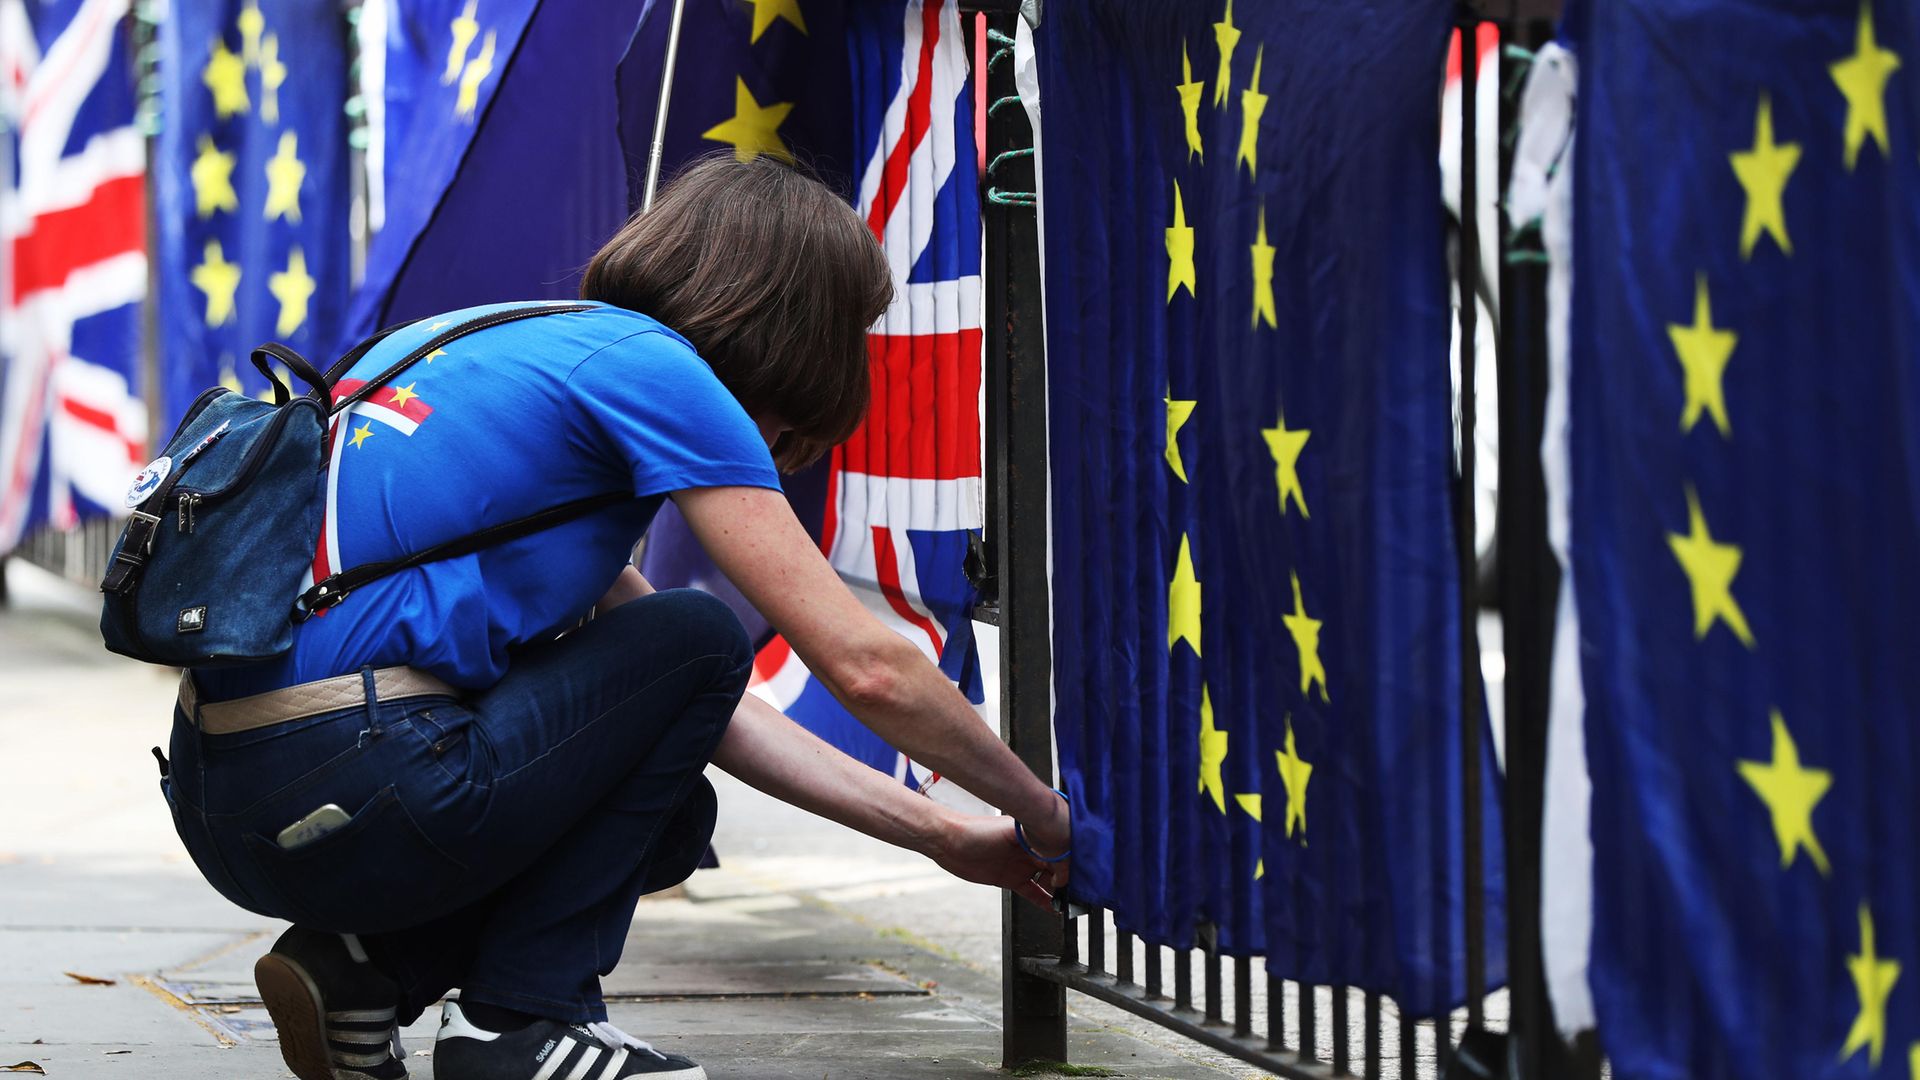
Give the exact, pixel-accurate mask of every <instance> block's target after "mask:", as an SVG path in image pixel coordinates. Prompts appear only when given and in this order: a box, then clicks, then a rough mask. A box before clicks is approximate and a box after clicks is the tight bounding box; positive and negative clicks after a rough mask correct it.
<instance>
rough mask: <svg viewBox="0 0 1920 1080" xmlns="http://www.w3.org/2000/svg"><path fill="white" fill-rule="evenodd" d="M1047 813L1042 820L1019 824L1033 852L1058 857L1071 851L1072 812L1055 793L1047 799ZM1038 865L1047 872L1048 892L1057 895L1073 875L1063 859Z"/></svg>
mask: <svg viewBox="0 0 1920 1080" xmlns="http://www.w3.org/2000/svg"><path fill="white" fill-rule="evenodd" d="M1046 806H1047V810H1048V813H1047V815H1046V817H1045V818H1044V819H1041V820H1029V819H1026V818H1022V819H1021V820H1020V824H1021V827H1022V829H1023V830H1024V831H1025V832H1026V835H1027V844H1028V845H1029V846H1031V847H1032V848H1033V850H1035V851H1037V852H1039V853H1040V854H1042V855H1045V856H1049V857H1051V856H1054V855H1058V854H1060V853H1061V852H1063V851H1071V850H1072V849H1073V809H1072V808H1071V807H1069V806H1068V805H1067V800H1065V799H1063V798H1061V797H1060V796H1059V795H1058V794H1056V793H1049V794H1048V796H1047V803H1046ZM1040 865H1041V866H1042V867H1043V868H1044V869H1045V870H1046V871H1047V873H1046V877H1045V879H1044V880H1045V881H1046V883H1047V888H1049V889H1051V890H1054V891H1058V890H1059V889H1061V888H1064V887H1065V886H1066V884H1067V879H1068V878H1069V877H1071V876H1072V873H1073V861H1072V860H1071V859H1062V860H1061V861H1059V862H1053V863H1050V862H1043V863H1040Z"/></svg>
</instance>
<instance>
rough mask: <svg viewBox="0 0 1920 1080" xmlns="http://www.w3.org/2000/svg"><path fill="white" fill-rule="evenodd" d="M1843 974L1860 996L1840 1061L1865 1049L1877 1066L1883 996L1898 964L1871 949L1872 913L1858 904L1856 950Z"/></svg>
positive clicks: (1883, 1030) (1883, 1028)
mask: <svg viewBox="0 0 1920 1080" xmlns="http://www.w3.org/2000/svg"><path fill="white" fill-rule="evenodd" d="M1847 974H1848V975H1851V976H1853V989H1854V992H1855V993H1857V994H1858V995H1859V997H1860V1015H1859V1016H1857V1017H1855V1018H1854V1021H1853V1027H1852V1028H1851V1029H1850V1030H1848V1032H1847V1044H1846V1045H1845V1046H1842V1047H1841V1048H1840V1060H1841V1061H1846V1060H1847V1059H1848V1058H1851V1057H1852V1056H1853V1055H1855V1054H1857V1053H1859V1052H1860V1048H1861V1047H1866V1048H1867V1062H1868V1064H1869V1065H1870V1066H1871V1067H1872V1068H1876V1069H1877V1068H1879V1067H1880V1052H1881V1051H1882V1050H1884V1049H1886V1045H1887V997H1888V996H1889V995H1890V994H1892V993H1893V984H1894V983H1896V982H1898V981H1900V963H1899V961H1897V960H1882V959H1880V957H1879V955H1878V953H1876V952H1875V951H1874V944H1873V913H1872V912H1871V911H1868V910H1867V905H1866V904H1864V903H1862V904H1861V905H1860V951H1859V952H1858V953H1854V954H1851V955H1849V956H1848V957H1847Z"/></svg>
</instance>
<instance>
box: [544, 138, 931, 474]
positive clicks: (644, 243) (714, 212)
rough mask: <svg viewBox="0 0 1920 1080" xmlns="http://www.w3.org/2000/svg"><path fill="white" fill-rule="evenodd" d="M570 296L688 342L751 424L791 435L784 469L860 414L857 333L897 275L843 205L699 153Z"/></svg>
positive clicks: (785, 175)
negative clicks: (772, 425) (634, 316)
mask: <svg viewBox="0 0 1920 1080" xmlns="http://www.w3.org/2000/svg"><path fill="white" fill-rule="evenodd" d="M580 295H581V296H582V297H583V298H585V299H588V300H602V301H605V302H607V303H609V304H615V305H618V306H620V307H623V308H628V309H630V310H633V311H638V312H641V313H643V314H646V315H651V316H652V317H654V318H656V319H658V320H660V321H661V322H662V323H665V324H666V325H667V326H669V327H671V328H672V329H673V330H675V331H677V332H678V333H680V335H681V336H683V337H685V338H686V339H687V340H688V341H690V342H692V343H693V347H694V349H696V350H697V351H698V352H699V353H700V355H701V357H702V358H704V359H705V360H706V361H707V363H708V364H709V365H711V366H712V367H713V371H714V374H716V375H718V376H719V377H720V381H721V383H723V384H725V386H726V388H727V389H728V390H729V391H731V392H732V393H733V396H734V398H735V399H737V400H738V401H739V402H740V404H741V405H742V406H744V407H745V408H746V410H747V411H748V412H749V413H751V414H753V415H754V417H755V418H756V419H767V418H773V419H777V420H778V421H779V422H780V423H782V424H784V425H786V426H788V427H790V428H791V429H792V430H790V431H789V432H787V433H786V434H785V435H783V436H781V438H780V440H779V442H778V443H776V444H775V446H774V456H775V458H776V459H777V460H778V461H779V463H780V466H781V467H782V468H783V469H787V470H793V469H797V468H799V467H801V466H802V465H805V464H807V463H808V462H811V461H813V460H815V459H817V458H818V457H819V456H820V455H821V454H822V453H824V452H825V451H826V450H827V449H829V448H830V447H832V446H833V445H834V444H836V443H839V442H842V441H844V440H845V439H846V438H847V436H849V435H852V434H853V432H854V429H855V428H857V427H859V426H860V421H861V420H862V419H863V418H865V416H866V414H867V399H868V395H869V392H870V391H869V388H868V360H867V328H868V327H870V326H872V325H873V323H874V322H875V320H877V319H879V318H880V316H881V315H883V314H885V313H886V310H887V305H888V304H889V303H891V302H892V299H893V275H892V274H891V273H890V272H889V270H888V268H887V257H886V254H885V253H884V252H882V251H881V250H880V245H879V244H878V243H877V242H876V241H875V240H874V237H873V233H872V232H871V231H870V230H869V229H868V228H867V225H866V223H865V222H863V221H861V220H860V216H859V215H858V214H856V213H855V212H854V210H853V208H852V207H850V206H848V205H847V203H846V202H845V201H844V200H842V199H841V198H840V197H839V196H838V195H836V194H834V192H833V191H832V190H831V189H830V188H828V187H827V186H826V185H825V184H822V183H821V182H819V181H818V180H815V179H813V178H811V177H809V176H806V175H804V174H802V173H800V172H799V171H797V170H795V169H794V168H792V167H790V166H787V165H782V164H780V163H779V162H776V161H774V160H773V159H771V158H769V157H767V156H765V155H762V156H760V157H757V158H755V159H754V160H752V161H748V162H738V161H735V160H734V158H733V155H732V154H731V153H726V152H723V153H722V154H721V155H719V156H714V157H707V158H703V159H701V160H699V161H697V162H695V163H694V164H693V165H692V166H690V167H689V168H687V169H686V170H685V171H683V172H681V173H680V174H679V176H677V177H675V178H674V181H673V182H672V183H671V184H669V185H667V187H666V188H665V189H663V190H662V191H661V192H660V194H659V197H658V198H656V199H655V200H654V204H653V208H652V209H651V210H649V211H647V212H646V213H644V214H635V215H634V216H633V217H632V218H631V219H629V220H628V221H627V223H626V225H624V226H622V227H621V229H620V231H619V232H617V233H615V234H614V236H613V239H611V240H609V241H607V243H606V245H605V246H603V247H602V248H601V249H600V251H599V253H598V254H596V255H594V257H593V261H592V262H591V263H589V264H588V265H587V273H586V277H585V278H584V279H583V280H582V281H581V282H580Z"/></svg>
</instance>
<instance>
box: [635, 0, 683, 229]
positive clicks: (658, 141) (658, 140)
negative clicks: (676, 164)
mask: <svg viewBox="0 0 1920 1080" xmlns="http://www.w3.org/2000/svg"><path fill="white" fill-rule="evenodd" d="M686 6H687V0H673V22H672V23H670V24H668V26H667V60H666V63H664V64H662V65H661V66H660V110H659V111H658V112H656V113H655V114H654V117H653V148H652V150H651V151H649V152H648V154H647V189H646V191H645V193H643V194H642V195H641V196H640V212H641V213H643V214H644V213H646V212H647V211H648V210H651V209H653V191H654V188H656V187H657V186H659V183H660V159H661V157H663V156H664V154H665V147H666V140H667V100H668V99H669V98H670V97H672V96H673V60H674V56H675V54H677V53H678V52H679V51H680V15H681V13H682V12H683V11H685V10H686Z"/></svg>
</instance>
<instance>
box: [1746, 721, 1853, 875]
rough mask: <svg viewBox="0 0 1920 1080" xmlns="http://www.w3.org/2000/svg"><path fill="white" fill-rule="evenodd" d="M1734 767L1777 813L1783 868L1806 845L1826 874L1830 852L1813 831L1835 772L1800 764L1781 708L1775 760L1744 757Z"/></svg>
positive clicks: (1776, 725) (1776, 723)
mask: <svg viewBox="0 0 1920 1080" xmlns="http://www.w3.org/2000/svg"><path fill="white" fill-rule="evenodd" d="M1734 767H1735V768H1737V769H1739V770H1740V777H1741V779H1743V780H1745V781H1746V782H1747V783H1748V784H1749V785H1751V786H1752V787H1753V790H1754V793H1755V794H1757V795H1759V796H1760V801H1761V802H1764V803H1766V804H1767V813H1768V814H1770V815H1772V817H1773V835H1774V838H1775V839H1777V840H1779V841H1780V869H1782V870H1785V869H1787V868H1788V867H1790V866H1792V865H1793V856H1794V853H1795V852H1797V851H1799V850H1800V849H1801V848H1806V849H1807V854H1808V855H1809V856H1811V857H1812V859H1813V865H1814V868H1815V869H1817V870H1819V871H1820V873H1821V875H1822V876H1825V875H1826V874H1828V873H1829V871H1830V867H1829V866H1828V865H1827V853H1826V852H1825V851H1823V850H1821V847H1820V838H1819V837H1818V836H1815V835H1814V832H1813V808H1814V805H1815V804H1817V803H1818V802H1819V801H1820V799H1821V798H1822V797H1823V796H1825V795H1826V793H1827V789H1828V788H1830V787H1832V786H1833V774H1832V773H1830V772H1828V771H1827V770H1825V769H1809V768H1805V767H1803V766H1802V765H1801V764H1800V748H1799V747H1798V746H1795V745H1794V743H1793V735H1792V734H1791V733H1789V732H1788V731H1787V722H1786V721H1785V720H1784V719H1782V718H1781V716H1780V710H1778V709H1775V710H1774V711H1773V760H1772V761H1746V760H1741V761H1737V762H1735V764H1734Z"/></svg>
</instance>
